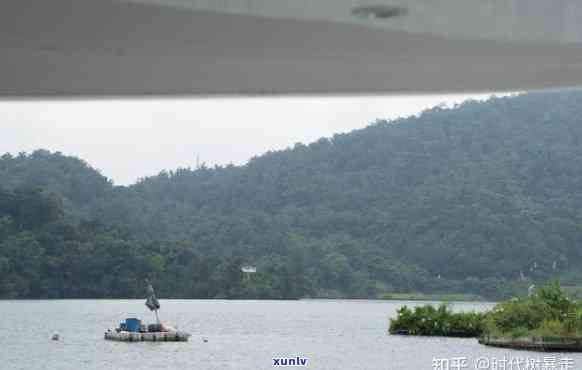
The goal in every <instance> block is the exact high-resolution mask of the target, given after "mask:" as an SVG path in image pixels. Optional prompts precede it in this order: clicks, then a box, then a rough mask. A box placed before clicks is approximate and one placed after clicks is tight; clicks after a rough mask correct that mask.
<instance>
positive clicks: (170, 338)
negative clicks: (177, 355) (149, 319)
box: [105, 330, 190, 342]
mask: <svg viewBox="0 0 582 370" xmlns="http://www.w3.org/2000/svg"><path fill="white" fill-rule="evenodd" d="M189 337H190V334H189V333H186V332H183V331H175V332H157V333H139V332H138V333H136V332H129V331H119V332H117V331H112V330H109V331H106V332H105V339H107V340H115V341H118V342H187V341H188V338H189Z"/></svg>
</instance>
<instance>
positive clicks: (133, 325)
mask: <svg viewBox="0 0 582 370" xmlns="http://www.w3.org/2000/svg"><path fill="white" fill-rule="evenodd" d="M125 325H126V327H127V331H129V332H134V333H137V332H139V327H140V325H141V321H140V320H139V319H134V318H131V319H125Z"/></svg>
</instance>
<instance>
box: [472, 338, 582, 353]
mask: <svg viewBox="0 0 582 370" xmlns="http://www.w3.org/2000/svg"><path fill="white" fill-rule="evenodd" d="M479 343H481V344H484V345H486V346H493V347H502V348H512V349H521V350H529V351H541V352H582V337H518V338H509V337H489V336H483V337H481V338H479Z"/></svg>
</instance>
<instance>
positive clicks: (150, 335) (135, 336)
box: [105, 318, 190, 342]
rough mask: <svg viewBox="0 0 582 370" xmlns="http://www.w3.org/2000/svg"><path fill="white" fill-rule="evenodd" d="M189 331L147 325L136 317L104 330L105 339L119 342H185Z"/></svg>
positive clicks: (159, 325)
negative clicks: (114, 327) (116, 326)
mask: <svg viewBox="0 0 582 370" xmlns="http://www.w3.org/2000/svg"><path fill="white" fill-rule="evenodd" d="M189 337H190V334H189V333H186V332H183V331H179V330H176V329H174V328H172V327H170V326H167V325H164V324H150V325H148V326H147V327H146V326H145V325H143V324H141V321H140V320H138V319H134V318H131V319H126V320H125V322H122V323H121V324H120V325H119V327H118V328H116V329H115V330H108V331H106V332H105V339H107V340H115V341H119V342H187V341H188V338H189Z"/></svg>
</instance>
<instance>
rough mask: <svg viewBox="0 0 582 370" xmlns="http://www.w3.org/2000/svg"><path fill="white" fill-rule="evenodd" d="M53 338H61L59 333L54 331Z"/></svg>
mask: <svg viewBox="0 0 582 370" xmlns="http://www.w3.org/2000/svg"><path fill="white" fill-rule="evenodd" d="M51 339H52V340H59V339H60V337H59V333H54V334H53V336H52V337H51Z"/></svg>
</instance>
